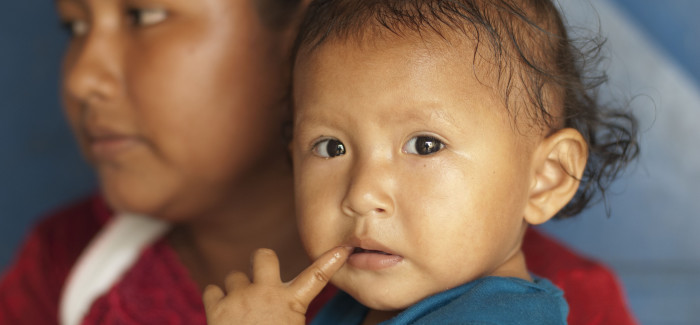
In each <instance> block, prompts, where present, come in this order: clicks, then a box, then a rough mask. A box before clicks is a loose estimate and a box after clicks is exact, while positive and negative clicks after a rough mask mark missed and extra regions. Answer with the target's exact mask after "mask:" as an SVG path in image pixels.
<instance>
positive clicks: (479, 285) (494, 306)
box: [311, 277, 569, 325]
mask: <svg viewBox="0 0 700 325" xmlns="http://www.w3.org/2000/svg"><path fill="white" fill-rule="evenodd" d="M368 311H369V309H368V308H367V307H365V306H363V305H362V304H360V303H359V302H357V301H356V300H355V299H353V298H352V297H351V296H350V295H348V294H347V293H345V292H342V291H340V292H339V293H338V294H337V295H336V296H335V297H333V299H331V300H330V301H329V302H328V303H327V304H326V305H325V306H324V307H323V309H321V311H320V312H319V313H318V315H317V316H316V318H314V320H313V322H312V323H311V324H312V325H326V324H338V325H357V324H361V323H362V321H363V320H364V318H365V316H366V315H367V312H368ZM568 313H569V306H568V304H567V303H566V300H564V294H563V292H562V291H561V290H559V289H558V288H557V287H556V286H554V285H553V284H552V283H551V282H550V281H549V280H547V279H543V278H537V277H535V278H533V282H530V281H526V280H523V279H519V278H505V277H485V278H481V279H477V280H474V281H471V282H469V283H466V284H464V285H461V286H459V287H456V288H453V289H450V290H447V291H443V292H440V293H438V294H435V295H433V296H430V297H428V298H425V299H423V300H421V301H419V302H418V303H416V304H415V305H413V306H411V307H409V308H408V309H406V310H404V311H402V312H401V313H400V314H398V315H397V316H396V317H394V318H392V319H390V320H387V321H384V322H382V323H381V324H385V325H395V324H472V325H477V324H532V325H549V324H552V325H555V324H556V325H560V324H566V316H567V314H568Z"/></svg>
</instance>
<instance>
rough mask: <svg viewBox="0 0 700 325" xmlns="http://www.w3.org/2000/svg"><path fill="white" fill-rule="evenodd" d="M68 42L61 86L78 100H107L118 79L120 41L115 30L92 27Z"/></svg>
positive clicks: (117, 88) (119, 70)
mask: <svg viewBox="0 0 700 325" xmlns="http://www.w3.org/2000/svg"><path fill="white" fill-rule="evenodd" d="M72 42H74V43H73V44H71V45H70V48H69V52H68V54H67V56H66V63H65V66H64V69H65V70H64V87H65V90H66V92H67V93H68V95H69V96H71V97H73V98H74V99H76V100H78V101H86V100H88V99H98V100H110V99H113V98H114V97H115V96H117V94H118V92H119V90H120V86H121V82H122V78H121V77H122V73H123V71H122V63H123V62H122V52H123V50H124V49H123V42H122V40H120V36H119V33H118V32H114V31H112V32H110V31H103V30H102V29H99V28H96V29H93V30H92V31H90V32H89V34H87V35H85V36H83V37H82V39H75V40H73V41H72Z"/></svg>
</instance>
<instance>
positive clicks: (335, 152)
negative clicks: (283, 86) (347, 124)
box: [326, 140, 345, 157]
mask: <svg viewBox="0 0 700 325" xmlns="http://www.w3.org/2000/svg"><path fill="white" fill-rule="evenodd" d="M326 151H327V152H328V156H330V157H336V156H340V155H343V154H345V146H344V145H343V143H342V142H340V141H338V140H328V145H327V146H326Z"/></svg>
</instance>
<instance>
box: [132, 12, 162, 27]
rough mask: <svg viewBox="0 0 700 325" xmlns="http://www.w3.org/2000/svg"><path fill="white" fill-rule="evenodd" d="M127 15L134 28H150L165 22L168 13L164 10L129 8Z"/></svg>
mask: <svg viewBox="0 0 700 325" xmlns="http://www.w3.org/2000/svg"><path fill="white" fill-rule="evenodd" d="M126 15H127V17H128V19H129V23H130V24H131V25H133V26H150V25H155V24H157V23H160V22H162V21H163V20H165V18H167V17H168V12H167V11H166V10H165V9H162V8H129V9H127V10H126Z"/></svg>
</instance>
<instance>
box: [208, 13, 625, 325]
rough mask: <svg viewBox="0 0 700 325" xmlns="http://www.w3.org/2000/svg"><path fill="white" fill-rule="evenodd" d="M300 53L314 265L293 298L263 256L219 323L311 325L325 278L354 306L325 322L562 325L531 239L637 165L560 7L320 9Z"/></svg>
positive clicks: (232, 282) (562, 311) (230, 290)
mask: <svg viewBox="0 0 700 325" xmlns="http://www.w3.org/2000/svg"><path fill="white" fill-rule="evenodd" d="M296 53H297V57H296V61H295V69H294V83H293V88H294V89H293V97H294V105H295V106H294V137H293V142H292V144H291V149H292V154H293V162H294V173H295V192H296V200H297V217H298V225H299V230H300V234H301V238H302V241H303V242H304V246H305V248H306V250H307V252H308V253H309V255H310V256H311V257H312V258H313V259H315V260H316V261H315V262H314V264H313V265H312V266H311V267H310V268H308V269H307V270H305V271H304V272H302V273H301V274H300V275H299V276H298V277H297V278H296V279H294V280H292V281H291V282H289V283H282V282H281V281H280V276H279V271H278V269H279V263H278V262H277V258H276V256H275V255H274V252H272V251H270V250H260V251H258V252H257V253H256V254H255V256H254V261H253V283H251V282H250V281H249V280H248V278H247V276H246V275H245V274H243V273H234V274H232V275H231V276H229V277H228V279H227V281H226V291H227V294H226V295H224V292H223V291H222V290H221V289H220V288H217V287H213V286H212V287H208V288H207V289H206V290H205V294H204V302H205V306H206V309H207V317H208V319H209V321H210V322H211V323H226V322H227V321H235V322H236V323H246V322H251V323H252V322H255V323H260V322H270V323H303V322H304V320H305V319H304V313H305V310H306V306H307V305H308V303H309V302H310V301H311V299H312V298H313V297H314V296H315V295H316V294H317V293H318V292H319V291H320V290H321V288H323V286H324V285H325V283H326V282H327V281H328V279H331V277H332V283H333V284H334V285H336V286H337V287H338V288H340V289H341V290H342V291H344V292H341V293H339V294H338V295H337V296H336V297H335V298H334V299H333V300H332V301H331V302H329V303H328V304H327V305H326V306H325V307H324V309H323V310H321V312H320V313H319V314H318V316H317V317H316V319H314V323H317V324H371V323H378V322H382V321H387V320H388V322H387V323H389V324H393V323H396V324H404V323H421V322H422V323H459V324H486V323H488V324H512V323H518V324H565V323H566V316H567V311H568V307H567V304H566V301H565V300H564V297H563V294H562V292H561V291H560V290H559V289H557V288H556V287H555V286H554V285H553V284H552V283H551V282H549V281H548V280H546V279H543V278H539V277H537V276H535V275H533V274H530V273H529V272H528V270H527V266H526V264H525V259H524V256H523V253H522V251H521V243H522V239H523V235H524V233H525V231H526V229H527V227H528V225H536V224H541V223H543V222H546V221H547V220H549V219H551V218H552V217H554V216H556V215H557V214H559V215H560V216H571V215H575V214H576V213H578V212H580V211H581V209H583V208H584V207H585V206H586V204H587V203H588V202H589V200H590V199H591V194H592V193H593V191H594V190H595V189H596V187H599V188H602V187H601V186H602V185H601V184H605V182H606V181H608V180H610V179H611V178H613V177H614V176H615V175H616V174H617V172H618V171H619V170H620V169H621V168H622V167H624V165H625V164H626V162H628V161H629V160H630V159H632V158H634V157H635V156H636V153H637V149H636V143H635V142H634V136H635V128H634V125H635V124H634V119H633V118H632V117H631V116H627V115H625V114H623V113H619V112H618V113H615V114H614V115H611V114H610V112H608V111H604V110H603V109H602V108H600V107H598V106H597V104H596V103H595V101H594V99H593V98H592V97H591V96H590V95H589V93H588V88H587V84H586V83H584V81H583V78H582V76H581V72H580V67H579V66H578V65H577V61H576V54H577V53H579V52H576V51H575V50H574V48H573V47H572V45H571V42H570V41H569V39H568V37H567V35H566V31H565V28H564V27H563V24H562V21H561V18H560V17H559V14H558V12H557V10H556V8H555V7H554V6H553V4H552V3H551V2H550V1H542V0H452V1H447V0H443V1H440V0H410V1H409V0H366V1H364V0H363V1H358V0H324V1H317V2H316V3H314V4H312V6H311V7H310V9H309V12H308V13H307V18H306V21H305V22H304V24H303V26H302V30H301V32H300V35H299V38H298V41H297V52H296ZM606 116H615V117H616V118H615V119H612V120H610V119H606V118H605V117H606ZM628 122H629V124H627V123H628ZM587 162H588V164H587Z"/></svg>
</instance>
